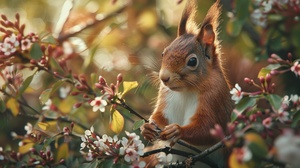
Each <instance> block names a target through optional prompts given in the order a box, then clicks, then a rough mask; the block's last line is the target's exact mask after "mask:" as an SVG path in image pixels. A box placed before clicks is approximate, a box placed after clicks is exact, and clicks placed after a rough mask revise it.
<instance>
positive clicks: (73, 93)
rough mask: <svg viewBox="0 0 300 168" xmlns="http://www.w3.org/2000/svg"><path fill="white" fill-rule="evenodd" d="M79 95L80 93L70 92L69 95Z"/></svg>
mask: <svg viewBox="0 0 300 168" xmlns="http://www.w3.org/2000/svg"><path fill="white" fill-rule="evenodd" d="M79 94H80V92H72V93H71V95H72V96H77V95H79Z"/></svg>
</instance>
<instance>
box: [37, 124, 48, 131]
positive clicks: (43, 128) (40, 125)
mask: <svg viewBox="0 0 300 168" xmlns="http://www.w3.org/2000/svg"><path fill="white" fill-rule="evenodd" d="M38 126H39V127H40V128H41V129H42V130H43V131H46V130H47V128H48V126H49V124H48V123H45V122H39V123H38Z"/></svg>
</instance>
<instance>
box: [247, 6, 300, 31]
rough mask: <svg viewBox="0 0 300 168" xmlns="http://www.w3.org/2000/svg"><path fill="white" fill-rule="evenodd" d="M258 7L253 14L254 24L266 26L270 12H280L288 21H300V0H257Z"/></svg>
mask: <svg viewBox="0 0 300 168" xmlns="http://www.w3.org/2000/svg"><path fill="white" fill-rule="evenodd" d="M255 4H256V6H258V7H257V8H255V9H254V10H253V12H252V14H251V19H252V21H253V23H254V24H256V25H258V26H261V27H263V28H266V27H267V25H268V24H269V23H268V15H269V14H280V15H282V16H284V17H286V19H287V21H286V22H292V23H293V22H298V21H299V12H300V10H299V9H300V1H299V0H255Z"/></svg>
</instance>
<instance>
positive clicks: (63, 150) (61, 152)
mask: <svg viewBox="0 0 300 168" xmlns="http://www.w3.org/2000/svg"><path fill="white" fill-rule="evenodd" d="M57 151H58V153H57V157H56V162H59V161H60V160H61V159H66V158H67V157H68V153H69V146H68V143H63V144H62V145H60V146H59V148H58V150H57Z"/></svg>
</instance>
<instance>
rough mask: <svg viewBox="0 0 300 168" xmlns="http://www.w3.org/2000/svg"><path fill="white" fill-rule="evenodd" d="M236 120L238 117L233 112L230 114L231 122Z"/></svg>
mask: <svg viewBox="0 0 300 168" xmlns="http://www.w3.org/2000/svg"><path fill="white" fill-rule="evenodd" d="M237 118H238V115H237V114H236V113H235V112H231V120H230V121H231V122H233V121H235V120H236V119H237Z"/></svg>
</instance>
